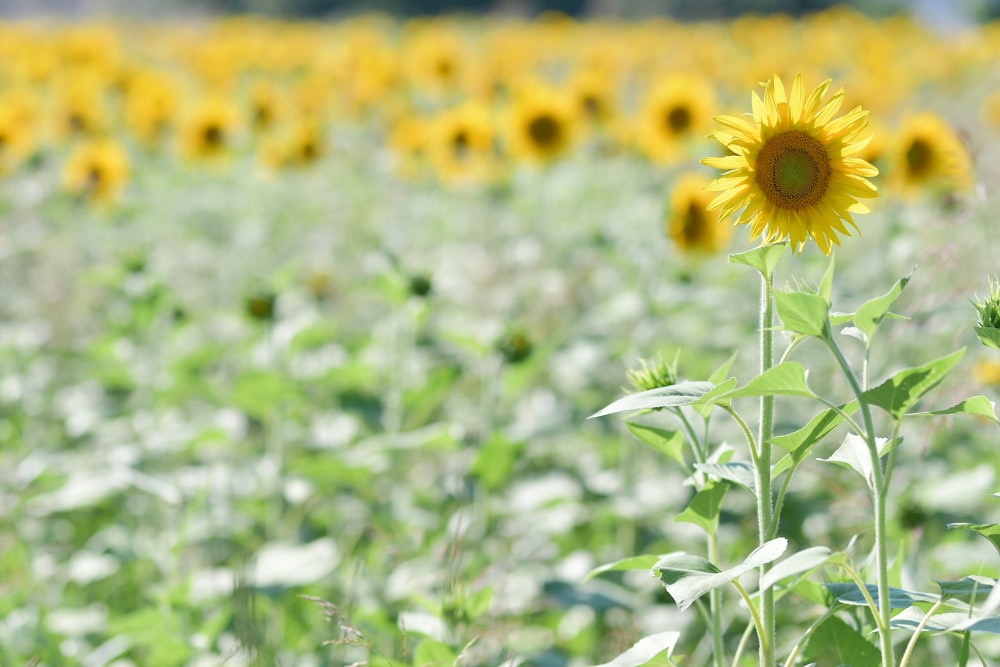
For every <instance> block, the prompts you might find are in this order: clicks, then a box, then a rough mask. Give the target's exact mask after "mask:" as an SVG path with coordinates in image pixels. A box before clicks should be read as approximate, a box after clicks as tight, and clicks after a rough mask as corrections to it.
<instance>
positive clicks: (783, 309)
mask: <svg viewBox="0 0 1000 667" xmlns="http://www.w3.org/2000/svg"><path fill="white" fill-rule="evenodd" d="M774 307H775V310H776V311H777V312H778V317H779V318H781V323H782V324H783V325H784V329H785V331H791V332H792V333H796V334H800V335H803V336H817V337H818V336H822V335H823V332H824V331H825V330H826V327H827V314H828V312H829V309H830V306H829V304H828V303H827V301H826V299H824V298H823V297H821V296H819V295H818V294H811V293H809V292H782V291H777V292H775V293H774Z"/></svg>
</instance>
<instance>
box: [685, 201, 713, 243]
mask: <svg viewBox="0 0 1000 667" xmlns="http://www.w3.org/2000/svg"><path fill="white" fill-rule="evenodd" d="M707 227H708V226H707V224H706V220H705V209H704V208H702V207H701V206H699V205H698V203H697V202H690V203H689V204H688V209H687V213H686V214H685V215H684V223H683V224H682V225H681V235H682V236H683V237H684V240H685V241H686V242H687V243H688V244H690V245H698V244H700V243H701V242H702V241H703V240H704V239H705V237H706V233H705V232H706V231H707Z"/></svg>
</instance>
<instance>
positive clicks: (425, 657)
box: [413, 639, 457, 667]
mask: <svg viewBox="0 0 1000 667" xmlns="http://www.w3.org/2000/svg"><path fill="white" fill-rule="evenodd" d="M456 657H457V656H456V655H455V651H454V650H452V648H451V647H450V646H448V645H447V644H445V643H444V642H440V641H437V640H436V639H425V640H423V641H422V642H420V643H419V644H417V648H416V651H414V653H413V667H451V666H452V665H453V664H454V663H455V658H456Z"/></svg>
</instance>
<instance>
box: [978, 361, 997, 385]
mask: <svg viewBox="0 0 1000 667" xmlns="http://www.w3.org/2000/svg"><path fill="white" fill-rule="evenodd" d="M972 375H973V376H974V377H975V378H976V381H977V382H979V383H980V384H989V385H994V386H996V385H1000V363H997V362H996V361H990V360H987V359H980V360H979V361H977V362H976V363H975V364H973V366H972Z"/></svg>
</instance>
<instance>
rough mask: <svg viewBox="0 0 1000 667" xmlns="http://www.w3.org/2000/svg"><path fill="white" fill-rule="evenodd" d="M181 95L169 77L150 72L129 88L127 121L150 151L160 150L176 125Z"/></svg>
mask: <svg viewBox="0 0 1000 667" xmlns="http://www.w3.org/2000/svg"><path fill="white" fill-rule="evenodd" d="M177 98H178V92H177V90H176V87H175V86H174V84H173V83H172V82H171V81H170V80H169V79H167V78H166V77H165V76H161V75H159V74H155V73H147V74H144V75H141V76H138V77H137V78H136V79H135V80H134V81H133V82H132V84H131V85H130V86H129V91H128V96H127V97H126V99H125V120H126V122H127V123H128V127H129V129H130V130H131V132H132V135H133V136H134V137H135V138H136V140H137V141H138V142H139V143H140V144H142V145H143V146H144V147H146V148H156V147H157V146H159V145H160V143H161V142H162V141H163V139H164V137H165V136H166V134H167V133H168V132H169V131H170V128H171V126H172V125H173V123H174V116H175V115H176V110H177Z"/></svg>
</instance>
